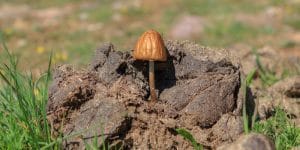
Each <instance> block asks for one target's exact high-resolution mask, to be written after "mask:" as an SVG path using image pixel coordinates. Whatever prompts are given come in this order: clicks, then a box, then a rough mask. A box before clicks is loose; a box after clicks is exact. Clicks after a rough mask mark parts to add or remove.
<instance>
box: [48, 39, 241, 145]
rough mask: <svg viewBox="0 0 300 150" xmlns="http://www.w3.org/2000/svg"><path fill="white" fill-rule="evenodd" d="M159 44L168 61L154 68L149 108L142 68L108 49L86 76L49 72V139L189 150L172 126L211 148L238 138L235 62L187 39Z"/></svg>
mask: <svg viewBox="0 0 300 150" xmlns="http://www.w3.org/2000/svg"><path fill="white" fill-rule="evenodd" d="M165 44H166V48H167V50H168V52H169V56H168V60H167V61H166V62H156V72H155V74H156V89H157V93H158V97H159V101H158V102H157V103H149V102H148V98H149V86H148V63H147V62H144V61H137V60H134V59H133V58H132V57H131V55H130V53H129V52H120V51H116V50H114V47H113V45H112V44H110V43H105V44H103V46H102V47H100V48H99V49H97V50H96V52H95V57H94V59H93V60H92V62H91V64H90V66H89V68H88V69H86V70H80V71H79V70H75V69H73V68H72V67H70V66H68V65H64V66H60V67H58V68H57V69H56V70H55V73H54V80H53V83H52V85H51V88H50V91H49V101H48V106H47V112H48V119H49V122H50V124H51V126H52V130H53V133H54V135H59V134H60V133H62V134H63V135H64V136H71V138H68V139H67V140H65V141H64V148H65V149H84V146H85V143H90V142H91V141H92V140H93V139H94V138H95V137H98V140H99V141H98V142H99V143H100V144H101V145H102V146H103V141H102V140H103V139H105V143H107V144H109V145H110V146H111V147H116V148H120V147H122V148H124V149H191V148H192V145H191V144H190V143H189V142H188V141H186V140H184V139H183V137H181V136H180V135H178V134H177V133H176V131H175V130H176V129H177V128H185V129H186V130H188V131H189V132H191V133H192V134H193V135H194V137H195V139H196V140H197V142H199V143H201V144H203V145H205V146H207V147H211V148H215V147H216V146H219V145H220V144H224V143H230V142H232V141H234V140H235V139H236V138H237V137H238V136H239V135H240V134H241V133H242V132H243V124H242V119H241V106H242V101H243V93H242V92H241V90H240V87H241V79H240V76H241V75H242V72H241V70H240V64H239V61H238V59H236V58H235V57H234V56H233V55H232V54H231V53H229V52H228V51H226V50H215V49H209V48H206V47H201V46H198V45H197V44H194V43H191V42H188V41H182V42H180V41H166V42H165ZM72 135H73V136H72Z"/></svg>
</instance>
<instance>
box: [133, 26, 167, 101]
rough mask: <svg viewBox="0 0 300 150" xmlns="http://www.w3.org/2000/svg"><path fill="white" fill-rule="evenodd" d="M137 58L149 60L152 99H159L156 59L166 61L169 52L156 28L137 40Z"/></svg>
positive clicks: (135, 50)
mask: <svg viewBox="0 0 300 150" xmlns="http://www.w3.org/2000/svg"><path fill="white" fill-rule="evenodd" d="M133 58H134V59H136V60H147V61H149V86H150V96H151V101H152V102H155V101H156V100H157V97H156V93H155V69H154V61H166V60H167V52H166V49H165V45H164V41H163V40H162V37H161V35H160V34H159V33H158V32H157V31H154V30H149V31H146V32H145V33H144V34H143V35H142V36H141V37H140V38H139V40H138V41H137V43H136V45H135V49H134V52H133Z"/></svg>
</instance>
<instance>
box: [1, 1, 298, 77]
mask: <svg viewBox="0 0 300 150" xmlns="http://www.w3.org/2000/svg"><path fill="white" fill-rule="evenodd" d="M151 28H153V29H156V30H158V31H159V32H160V33H162V34H163V37H164V38H165V39H175V40H192V41H195V42H196V43H199V44H201V45H205V46H209V47H220V48H228V49H237V50H243V49H245V48H255V49H256V48H261V47H265V46H271V47H272V49H274V51H276V52H278V54H279V55H293V56H295V55H298V56H300V49H299V48H300V0H0V29H1V32H2V33H3V34H4V37H5V39H6V43H7V45H8V47H9V49H10V50H11V51H13V52H14V53H16V54H17V55H18V56H20V59H21V60H20V61H21V62H22V63H21V64H20V65H21V67H22V68H25V69H31V71H33V72H34V73H38V72H40V70H45V69H44V68H46V65H47V63H48V60H49V55H50V53H51V52H53V62H54V63H55V64H60V63H73V64H76V65H79V66H80V65H85V64H88V63H89V59H90V58H91V57H92V55H93V51H94V50H95V48H97V47H98V46H99V45H100V44H101V43H102V42H105V41H110V42H112V43H113V44H115V47H116V49H118V50H131V49H133V47H134V44H135V42H136V40H137V38H138V37H139V35H141V34H142V33H143V32H144V31H146V30H148V29H151ZM2 52H3V50H2V49H0V53H2ZM0 59H3V58H0Z"/></svg>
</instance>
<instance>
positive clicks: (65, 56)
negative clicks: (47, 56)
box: [54, 52, 68, 61]
mask: <svg viewBox="0 0 300 150" xmlns="http://www.w3.org/2000/svg"><path fill="white" fill-rule="evenodd" d="M67 59H68V53H66V52H58V53H56V54H55V55H54V60H58V61H66V60H67Z"/></svg>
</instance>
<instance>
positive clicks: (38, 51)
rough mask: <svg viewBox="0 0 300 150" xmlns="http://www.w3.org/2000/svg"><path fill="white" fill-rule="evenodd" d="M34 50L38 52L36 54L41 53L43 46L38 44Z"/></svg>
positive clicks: (43, 49) (43, 50)
mask: <svg viewBox="0 0 300 150" xmlns="http://www.w3.org/2000/svg"><path fill="white" fill-rule="evenodd" d="M35 51H36V52H37V53H38V54H43V53H44V52H45V48H44V47H43V46H38V47H37V48H36V49H35Z"/></svg>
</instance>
